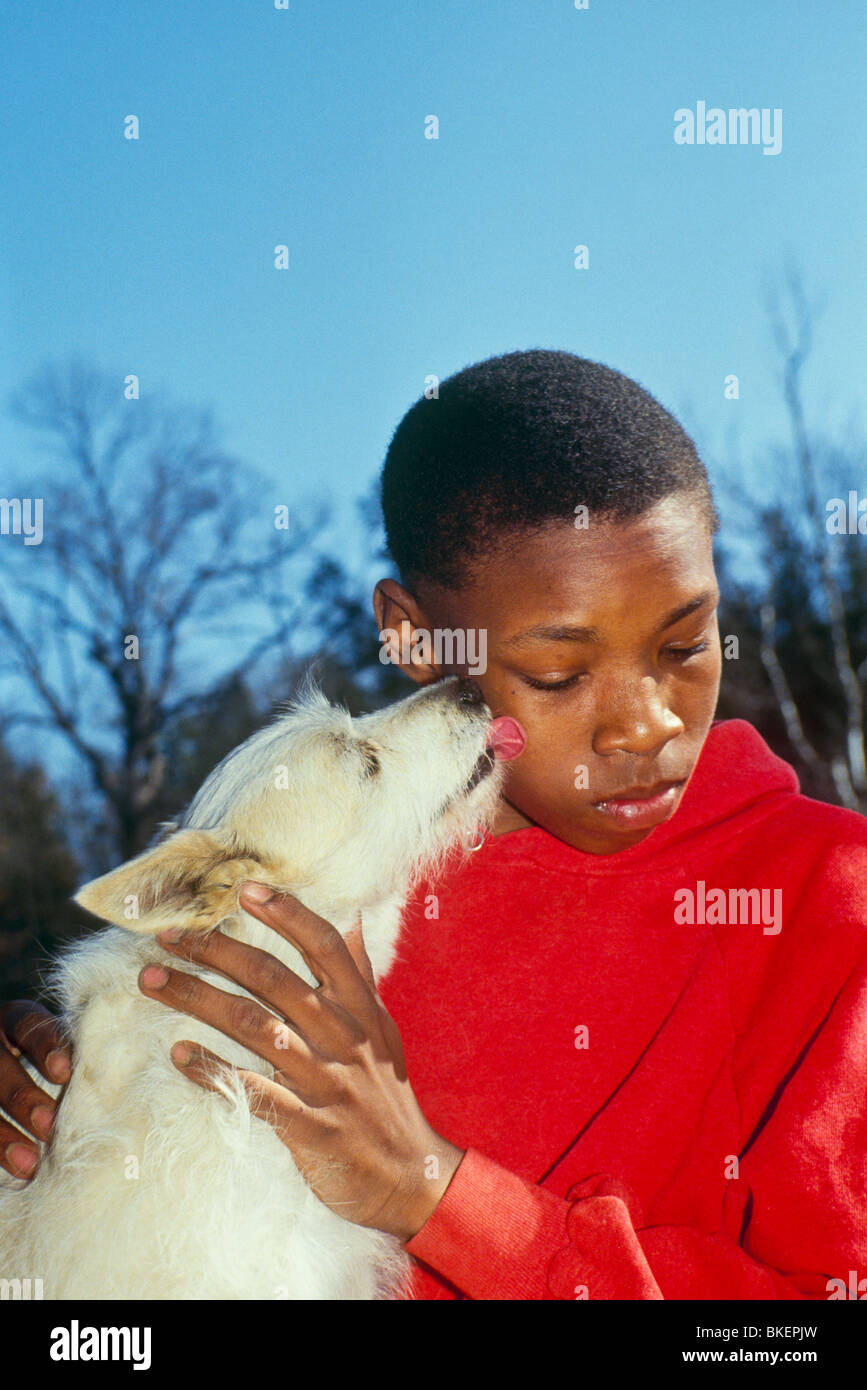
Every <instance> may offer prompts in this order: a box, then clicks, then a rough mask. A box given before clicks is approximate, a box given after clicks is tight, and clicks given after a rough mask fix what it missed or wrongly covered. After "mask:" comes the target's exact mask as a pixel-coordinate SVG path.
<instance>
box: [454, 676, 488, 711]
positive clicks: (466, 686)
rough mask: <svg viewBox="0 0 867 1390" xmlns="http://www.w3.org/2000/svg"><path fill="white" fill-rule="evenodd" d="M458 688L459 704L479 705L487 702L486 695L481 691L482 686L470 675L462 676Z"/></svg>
mask: <svg viewBox="0 0 867 1390" xmlns="http://www.w3.org/2000/svg"><path fill="white" fill-rule="evenodd" d="M457 689H458V704H459V705H467V706H470V705H476V706H478V705H483V704H484V703H485V697H484V695H483V694H482V692H481V688H480V687H479V686H478V685H477V684H476V682H475V681H474V680H470V678H469V677H468V676H461V678H460V679H459V681H458V687H457Z"/></svg>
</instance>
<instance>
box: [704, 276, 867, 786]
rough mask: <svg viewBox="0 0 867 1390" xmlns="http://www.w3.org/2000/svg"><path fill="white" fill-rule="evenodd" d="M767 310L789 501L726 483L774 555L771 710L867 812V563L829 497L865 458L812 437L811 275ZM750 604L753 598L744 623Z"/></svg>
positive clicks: (776, 291)
mask: <svg viewBox="0 0 867 1390" xmlns="http://www.w3.org/2000/svg"><path fill="white" fill-rule="evenodd" d="M766 303H767V308H768V314H769V321H770V326H771V332H772V336H773V341H774V343H775V345H776V348H777V352H778V354H779V362H780V385H781V388H782V393H783V399H784V401H785V406H786V412H787V416H788V420H789V427H790V432H791V443H790V444H789V445H788V446H787V447H786V448H785V449H784V450H781V451H780V456H779V464H780V472H781V476H783V477H784V478H785V496H784V497H783V498H781V499H780V500H778V501H775V502H773V503H771V504H768V503H760V502H758V501H757V500H756V499H755V498H754V497H752V496H751V495H750V493H749V490H748V489H747V488H746V486H745V484H744V483H743V480H742V479H741V480H740V481H739V482H737V483H734V482H733V481H732V479H731V476H729V478H728V479H727V480H726V490H727V492H728V494H729V497H730V499H731V500H732V501H733V502H734V503H735V504H736V505H737V506H738V507H739V508H740V510H741V513H742V515H744V516H746V515H749V516H750V517H751V518H752V520H753V523H755V520H756V518H758V522H759V528H760V532H761V538H762V542H763V545H764V553H765V567H766V572H767V575H768V583H767V587H766V589H765V592H764V593H763V594H761V596H760V597H757V601H755V602H753V604H752V607H753V609H754V610H756V612H757V619H758V621H757V622H756V623H755V625H754V631H753V636H754V638H755V641H756V644H757V649H758V654H759V657H760V661H761V667H762V668H763V669H764V672H765V678H766V681H767V689H766V692H765V695H764V696H763V697H761V698H762V700H763V702H764V703H765V705H766V704H767V700H768V699H769V700H770V701H771V704H772V706H773V708H774V709H775V711H776V714H777V716H778V718H779V721H780V722H781V724H782V727H783V728H784V729H785V734H786V737H787V739H788V741H789V743H790V745H791V747H792V749H793V751H794V753H795V754H796V756H797V759H798V761H799V763H800V765H801V766H802V768H804V769H805V770H806V771H807V773H808V774H810V775H811V776H813V777H814V778H815V779H816V783H817V784H818V785H821V784H822V782H823V780H826V779H827V775H828V774H830V778H831V780H832V783H833V787H834V790H835V792H836V798H837V799H838V800H839V801H840V802H841V803H842V804H843V805H844V806H848V807H850V808H851V809H853V810H859V809H861V810H863V809H865V807H867V764H865V702H864V677H865V674H867V659H865V657H864V648H865V644H867V631H865V626H867V625H865V621H864V613H863V611H862V607H863V605H862V604H861V603H860V602H859V600H858V597H857V591H858V586H859V584H860V583H861V574H862V571H863V569H864V558H863V555H862V554H861V552H860V551H859V537H857V536H855V537H850V536H846V537H838V536H832V535H831V534H830V533H829V531H828V529H827V527H826V520H827V509H826V502H827V498H826V496H825V494H826V493H827V492H828V491H829V488H830V487H832V486H837V487H839V485H840V479H841V478H843V477H845V475H846V473H847V472H849V473H850V474H851V476H853V477H854V474H852V469H853V468H854V469H855V471H856V472H858V471H859V470H860V469H862V468H863V462H864V460H863V451H859V450H858V449H857V446H856V445H854V444H853V443H852V442H851V441H850V442H849V444H848V446H847V449H846V451H845V453H844V452H843V451H841V450H839V449H835V448H834V447H833V446H830V445H828V444H827V443H826V442H824V441H823V439H822V436H821V435H820V433H819V432H818V431H816V430H815V429H811V428H810V427H809V425H808V422H807V418H806V411H805V407H804V389H803V377H804V369H805V366H806V364H807V361H808V358H809V355H810V351H811V348H812V345H813V338H814V325H815V323H816V320H817V316H818V312H819V310H818V306H817V305H816V304H811V303H810V302H809V300H808V297H807V294H806V292H805V289H804V285H803V281H802V277H801V276H800V274H799V273H798V272H797V271H796V270H794V269H789V270H788V271H786V272H785V274H784V276H783V278H782V282H781V283H780V282H775V283H771V284H768V285H767V286H766ZM834 480H836V482H835V481H834ZM844 491H845V488H844ZM861 545H862V546H863V542H861ZM752 591H753V594H754V595H755V586H752ZM745 600H746V591H745V590H744V591H742V593H741V597H740V600H739V607H740V610H741V612H742V613H746V611H747V606H748V605H747V603H746V601H745ZM738 674H740V673H739V672H737V671H736V672H735V678H737V675H738ZM752 694H753V695H755V692H752ZM739 695H740V691H738V696H739Z"/></svg>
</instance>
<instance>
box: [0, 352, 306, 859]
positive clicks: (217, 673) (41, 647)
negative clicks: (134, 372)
mask: <svg viewBox="0 0 867 1390" xmlns="http://www.w3.org/2000/svg"><path fill="white" fill-rule="evenodd" d="M12 409H13V412H14V414H15V415H16V416H17V418H18V419H19V420H21V421H23V422H24V423H26V424H28V425H30V426H32V427H33V428H34V429H36V430H38V431H39V432H40V434H41V435H42V436H43V437H45V438H46V439H47V441H48V445H49V448H50V450H51V453H52V455H53V458H54V466H53V469H51V470H50V471H49V472H48V473H47V474H46V476H45V478H44V480H43V482H42V483H40V490H41V491H43V493H44V538H43V542H42V544H41V545H32V546H23V545H22V546H18V547H15V548H9V549H7V555H8V556H9V559H10V563H9V565H8V566H7V572H6V574H5V576H4V580H3V583H2V585H0V636H2V647H3V659H4V665H5V669H6V672H7V674H12V675H14V676H16V677H17V678H18V679H19V681H20V682H23V684H24V687H25V690H24V691H20V693H21V695H22V698H21V699H20V700H19V701H18V704H17V708H16V711H15V713H14V714H13V715H10V716H9V717H8V718H7V720H6V725H7V727H9V726H10V725H12V724H15V723H19V724H21V723H23V724H26V725H28V726H30V727H31V728H34V729H40V728H41V729H48V730H50V731H52V733H54V734H59V735H60V736H61V737H62V738H63V740H64V741H65V743H66V744H67V745H68V747H69V748H71V749H72V750H73V752H74V754H75V756H76V759H77V760H78V764H79V766H80V767H81V768H82V770H83V772H84V774H85V782H86V787H87V788H89V789H92V790H93V791H95V793H96V794H97V801H98V803H99V804H101V805H102V807H103V808H105V809H106V810H107V812H108V817H107V826H108V834H109V839H110V841H111V847H112V850H113V854H114V856H117V855H119V856H120V857H122V858H127V857H129V856H130V855H131V854H134V853H136V852H137V851H138V850H140V849H141V848H142V847H143V846H144V845H145V844H146V843H147V840H148V838H149V836H150V834H151V832H152V829H153V825H154V819H155V816H156V815H157V814H158V810H159V808H160V807H161V806H162V805H163V803H164V802H165V793H166V788H167V783H168V781H169V743H168V738H169V734H170V731H172V730H176V729H177V727H178V721H179V720H181V719H182V718H183V717H184V716H185V715H186V714H188V713H191V712H193V711H194V710H195V709H196V706H197V702H198V701H199V700H200V698H201V694H202V690H203V688H206V687H208V686H210V685H211V684H213V683H214V682H215V680H217V681H219V680H222V681H223V682H225V681H226V680H227V679H228V678H229V677H230V676H231V674H232V673H233V672H241V671H243V672H245V673H247V674H248V675H249V673H250V671H251V670H252V668H253V667H254V665H255V664H256V663H257V661H259V660H260V658H261V657H263V656H264V655H266V654H269V655H270V656H271V657H272V658H273V656H274V653H275V652H280V651H282V650H284V649H285V650H288V649H289V646H290V638H291V634H292V631H293V627H294V626H295V624H296V622H297V620H298V615H299V609H298V606H297V604H296V603H295V602H293V601H291V600H290V599H289V598H288V596H287V588H288V583H287V571H288V569H289V566H290V562H291V561H292V560H293V558H295V557H298V556H299V555H301V556H306V547H307V546H308V544H309V541H310V537H311V534H312V533H313V532H314V530H315V527H316V526H317V525H318V524H319V523H320V520H321V518H312V519H309V520H308V521H307V522H306V523H304V524H299V523H298V521H297V519H295V518H291V519H290V521H291V524H290V525H289V528H288V529H278V527H277V525H276V524H275V522H276V521H277V518H276V517H275V509H274V507H273V506H270V505H269V504H268V502H267V496H266V493H265V491H264V489H263V486H262V483H261V480H260V479H259V478H258V477H257V475H256V474H255V473H253V471H252V470H251V469H249V468H247V467H245V466H243V465H241V464H240V463H239V462H238V461H237V460H235V459H233V458H231V457H230V456H228V455H227V454H226V453H224V452H223V451H222V450H221V449H220V448H219V447H218V446H217V444H216V443H215V440H214V431H213V425H212V422H211V418H210V415H209V414H207V413H203V412H199V413H198V414H194V413H191V412H189V411H181V410H178V409H176V408H169V407H167V406H165V405H160V404H158V403H155V402H149V401H143V400H126V399H125V398H124V396H123V394H122V392H121V390H120V387H119V385H118V383H117V382H116V381H114V380H112V379H110V378H106V377H104V376H102V375H101V374H99V373H98V372H96V371H94V370H92V369H88V368H87V367H86V366H83V365H82V364H81V363H79V362H73V363H72V364H70V365H69V366H67V367H65V368H57V367H51V368H48V369H47V370H45V371H43V372H41V373H40V374H38V375H37V376H36V377H34V378H32V379H31V380H30V382H29V383H28V384H27V385H26V386H25V388H24V389H23V390H22V391H21V392H20V393H19V394H18V396H17V397H16V398H15V399H14V401H13V403H12ZM27 491H28V493H29V492H32V485H31V486H30V487H28V489H27ZM281 520H283V518H281ZM19 690H20V687H19Z"/></svg>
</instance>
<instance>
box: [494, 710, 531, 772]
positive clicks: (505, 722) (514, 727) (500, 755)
mask: <svg viewBox="0 0 867 1390" xmlns="http://www.w3.org/2000/svg"><path fill="white" fill-rule="evenodd" d="M526 746H527V735H526V734H525V733H524V730H523V728H522V727H521V725H520V724H519V723H518V721H517V719H512V717H511V715H508V714H501V715H500V716H499V718H498V719H492V720H491V722H490V724H489V725H488V735H487V738H486V740H485V747H486V748H489V749H490V751H491V752H492V753H493V755H494V757H495V758H496V759H497V760H498V761H499V762H503V763H506V762H509V761H510V760H511V759H512V758H517V756H518V754H519V753H523V751H524V749H525V748H526Z"/></svg>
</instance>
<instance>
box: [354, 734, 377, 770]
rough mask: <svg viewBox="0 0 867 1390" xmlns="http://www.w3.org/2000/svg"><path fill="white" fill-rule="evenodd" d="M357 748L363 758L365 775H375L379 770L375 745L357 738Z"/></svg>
mask: <svg viewBox="0 0 867 1390" xmlns="http://www.w3.org/2000/svg"><path fill="white" fill-rule="evenodd" d="M358 748H359V751H360V753H361V756H362V757H363V759H364V775H365V777H375V776H376V774H377V772H379V771H380V767H381V764H380V761H379V753H378V752H377V749H376V747H375V746H374V744H372V743H368V741H367V740H366V739H359V742H358Z"/></svg>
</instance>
